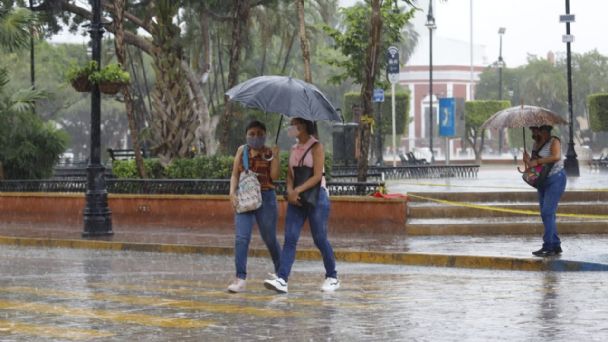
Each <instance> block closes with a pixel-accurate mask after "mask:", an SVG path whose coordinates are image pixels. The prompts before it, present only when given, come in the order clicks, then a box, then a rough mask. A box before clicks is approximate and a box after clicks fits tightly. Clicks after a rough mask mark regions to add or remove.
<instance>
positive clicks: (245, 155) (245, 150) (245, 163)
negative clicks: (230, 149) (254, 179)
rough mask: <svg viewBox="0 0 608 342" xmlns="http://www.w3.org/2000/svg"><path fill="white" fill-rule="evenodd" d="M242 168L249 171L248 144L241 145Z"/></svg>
mask: <svg viewBox="0 0 608 342" xmlns="http://www.w3.org/2000/svg"><path fill="white" fill-rule="evenodd" d="M243 168H245V170H246V171H249V146H247V144H245V145H243Z"/></svg>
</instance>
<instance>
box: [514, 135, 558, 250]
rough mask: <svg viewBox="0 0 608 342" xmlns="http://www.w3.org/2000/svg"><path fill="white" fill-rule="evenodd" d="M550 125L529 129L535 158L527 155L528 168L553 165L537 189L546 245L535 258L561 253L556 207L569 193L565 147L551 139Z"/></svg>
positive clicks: (556, 139) (555, 138) (525, 159)
mask: <svg viewBox="0 0 608 342" xmlns="http://www.w3.org/2000/svg"><path fill="white" fill-rule="evenodd" d="M552 129H553V127H551V126H546V125H545V126H540V127H530V130H531V131H532V139H534V145H533V146H532V157H530V156H529V155H528V153H527V152H525V153H524V156H523V159H524V163H526V165H527V166H528V167H536V166H538V165H543V164H551V163H553V166H552V167H551V170H550V171H549V174H548V175H547V178H546V179H545V181H544V183H543V184H541V185H540V186H539V187H538V189H537V190H538V203H539V205H540V216H541V218H542V219H543V225H544V226H545V232H544V234H543V246H542V248H541V249H539V250H537V251H534V252H532V254H534V255H535V256H539V257H547V256H554V255H558V254H561V253H562V247H561V241H560V239H559V236H557V223H556V215H555V213H556V212H557V205H558V204H559V200H560V198H561V197H562V194H563V193H564V191H565V190H566V172H565V171H564V161H563V160H562V144H561V142H560V140H559V138H557V137H554V136H551V130H552Z"/></svg>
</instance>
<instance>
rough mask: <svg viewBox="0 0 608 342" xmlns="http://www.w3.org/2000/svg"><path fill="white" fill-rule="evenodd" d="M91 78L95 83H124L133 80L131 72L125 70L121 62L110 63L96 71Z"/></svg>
mask: <svg viewBox="0 0 608 342" xmlns="http://www.w3.org/2000/svg"><path fill="white" fill-rule="evenodd" d="M89 80H90V81H91V82H93V83H105V82H108V83H124V84H127V83H129V82H130V81H131V77H130V76H129V73H128V72H126V71H124V70H123V69H122V67H121V66H120V64H118V63H110V64H108V65H106V66H105V67H104V68H102V69H101V70H99V71H96V72H94V73H92V74H91V76H89Z"/></svg>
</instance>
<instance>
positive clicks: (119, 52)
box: [113, 0, 147, 178]
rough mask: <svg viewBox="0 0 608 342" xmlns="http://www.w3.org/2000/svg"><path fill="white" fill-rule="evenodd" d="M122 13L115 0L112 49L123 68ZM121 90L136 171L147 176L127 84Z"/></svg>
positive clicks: (122, 3)
mask: <svg viewBox="0 0 608 342" xmlns="http://www.w3.org/2000/svg"><path fill="white" fill-rule="evenodd" d="M124 13H125V0H115V1H114V13H113V17H114V27H115V28H116V33H115V35H114V37H115V39H114V49H115V50H116V59H117V60H118V63H119V64H120V65H121V66H122V67H123V68H124V67H125V66H126V65H127V56H126V49H125V40H124ZM122 92H123V94H124V97H125V107H126V110H127V120H128V121H129V131H130V132H131V141H132V142H133V152H134V153H135V165H136V166H137V173H138V174H139V177H140V178H147V176H146V169H145V167H144V159H143V158H142V155H141V148H140V146H139V130H138V129H137V124H136V123H135V113H134V110H133V98H132V97H131V92H130V90H129V86H128V85H125V86H123V87H122Z"/></svg>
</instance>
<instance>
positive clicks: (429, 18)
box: [425, 0, 437, 163]
mask: <svg viewBox="0 0 608 342" xmlns="http://www.w3.org/2000/svg"><path fill="white" fill-rule="evenodd" d="M425 26H426V27H428V28H429V116H430V120H429V149H430V150H431V163H434V162H435V153H434V152H433V30H434V29H436V28H437V25H435V17H434V16H433V0H429V12H428V14H427V15H426V24H425Z"/></svg>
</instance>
